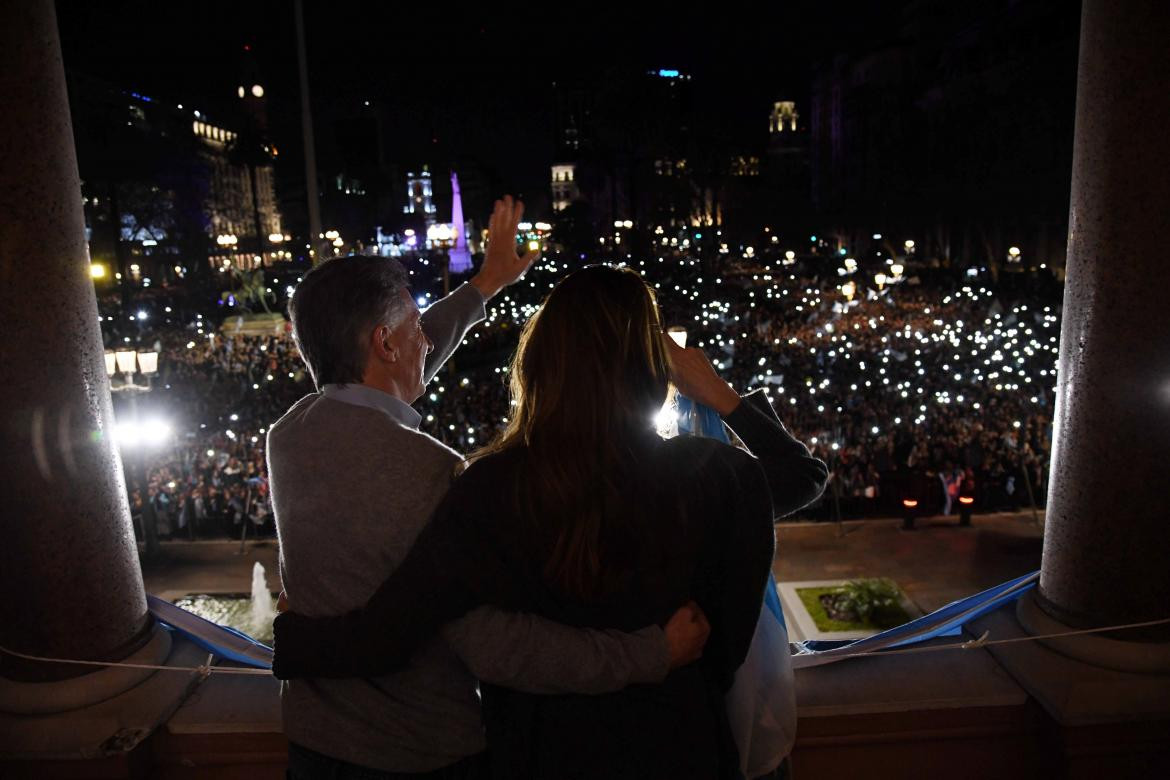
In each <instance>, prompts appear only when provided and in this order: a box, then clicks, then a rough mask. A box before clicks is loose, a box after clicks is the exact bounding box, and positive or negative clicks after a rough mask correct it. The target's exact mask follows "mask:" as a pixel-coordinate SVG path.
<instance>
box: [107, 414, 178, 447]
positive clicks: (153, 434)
mask: <svg viewBox="0 0 1170 780" xmlns="http://www.w3.org/2000/svg"><path fill="white" fill-rule="evenodd" d="M170 435H171V426H170V424H169V423H168V422H166V421H165V420H160V419H157V418H154V419H149V420H142V421H137V420H131V421H126V422H120V423H115V424H114V441H115V442H116V443H117V445H118V446H119V447H123V448H131V449H133V448H137V447H157V446H159V445H161V444H164V443H166V441H167V439H168V438H170Z"/></svg>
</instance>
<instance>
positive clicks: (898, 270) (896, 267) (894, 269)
mask: <svg viewBox="0 0 1170 780" xmlns="http://www.w3.org/2000/svg"><path fill="white" fill-rule="evenodd" d="M905 270H906V268H905V267H904V266H903V265H902V264H901V263H894V264H893V265H891V266H890V273H892V274H893V275H894V280H897V279H901V278H902V272H903V271H905Z"/></svg>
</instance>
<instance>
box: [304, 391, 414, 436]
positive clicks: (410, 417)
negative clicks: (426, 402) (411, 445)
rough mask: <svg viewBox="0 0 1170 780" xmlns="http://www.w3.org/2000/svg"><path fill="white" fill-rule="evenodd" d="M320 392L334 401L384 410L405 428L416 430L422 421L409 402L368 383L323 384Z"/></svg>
mask: <svg viewBox="0 0 1170 780" xmlns="http://www.w3.org/2000/svg"><path fill="white" fill-rule="evenodd" d="M321 394H322V395H324V396H325V397H326V398H332V399H333V400H334V401H341V402H342V403H347V404H353V405H354V406H365V407H368V408H370V409H377V410H378V411H381V412H385V413H386V414H388V415H389V416H390V419H391V420H394V421H395V422H397V423H401V424H402V425H405V426H406V427H407V428H414V429H415V430H418V426H419V423H421V422H422V415H420V414H419V413H418V412H416V411H415V410H414V409H412V408H411V406H410V404H408V403H406V402H405V401H403V400H402V399H400V398H395V397H394V396H392V395H390V394H389V393H386V392H383V391H381V390H378V389H377V388H373V387H370V386H368V385H359V384H345V385H325V386H324V387H323V388H321Z"/></svg>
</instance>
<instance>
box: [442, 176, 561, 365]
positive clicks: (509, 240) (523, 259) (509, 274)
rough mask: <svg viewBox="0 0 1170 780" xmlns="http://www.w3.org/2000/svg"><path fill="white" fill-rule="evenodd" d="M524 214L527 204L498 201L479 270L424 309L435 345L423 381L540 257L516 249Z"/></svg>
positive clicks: (536, 254)
mask: <svg viewBox="0 0 1170 780" xmlns="http://www.w3.org/2000/svg"><path fill="white" fill-rule="evenodd" d="M523 216H524V204H523V203H521V202H520V201H515V202H513V200H512V196H511V195H505V196H504V199H503V200H497V201H496V205H495V209H494V210H493V211H492V216H491V220H490V222H489V224H488V246H487V251H486V252H485V253H484V258H483V266H482V267H481V268H480V270H479V273H477V274H476V275H475V276H473V277H471V281H470V282H468V283H467V284H462V285H460V286H459V287H458V288H457V289H456V290H455V291H454V292H452V293H451V294H450V295H448V296H446V297H445V298H443V299H442V300H441V301H439V302H437V303H436V304H434V305H433V306H431V307H430V308H429V309H427V310H426V311H425V312H423V315H422V327H423V331H424V332H425V333H426V334H427V338H429V339H430V340H431V341H432V342H433V343H434V345H435V348H434V350H433V351H432V352H431V354H429V355H427V359H426V365H425V366H424V368H423V384H427V383H429V382H430V381H431V379H433V378H434V376H435V374H437V373H439V369H440V368H442V367H443V364H444V363H446V362H447V358H449V357H451V353H452V352H454V351H455V349H456V347H458V346H459V344H460V343H462V341H463V337H464V336H465V335H466V334H467V331H468V329H470V328H471V327H472V326H473V325H475V324H476V323H477V322H480V321H481V320H483V319H484V318H485V317H486V316H487V312H486V311H485V308H484V307H485V306H486V304H487V302H488V301H489V300H491V299H492V297H493V296H494V295H495V294H496V293H498V292H499V291H500V290H502V289H504V288H505V287H507V286H508V285H510V284H512V283H513V282H515V281H516V280H517V279H519V278H520V277H521V276H523V275H524V272H525V271H527V270H528V268H529V266H531V265H532V263H533V261H535V260H536V258H537V257H539V256H540V253H539V252H528V253H526V254H524V255H523V256H520V255H519V254H518V253H517V252H516V227H517V225H519V224H520V219H521V218H522V217H523Z"/></svg>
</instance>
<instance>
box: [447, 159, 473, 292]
mask: <svg viewBox="0 0 1170 780" xmlns="http://www.w3.org/2000/svg"><path fill="white" fill-rule="evenodd" d="M451 227H452V228H454V230H455V246H454V247H452V248H451V252H450V260H451V262H450V265H449V266H448V269H449V270H450V272H451V273H453V274H462V273H466V272H468V271H470V270H471V252H469V251H468V250H467V223H465V222H464V221H463V199H462V197H460V195H459V177H458V176H456V175H455V171H451Z"/></svg>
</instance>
